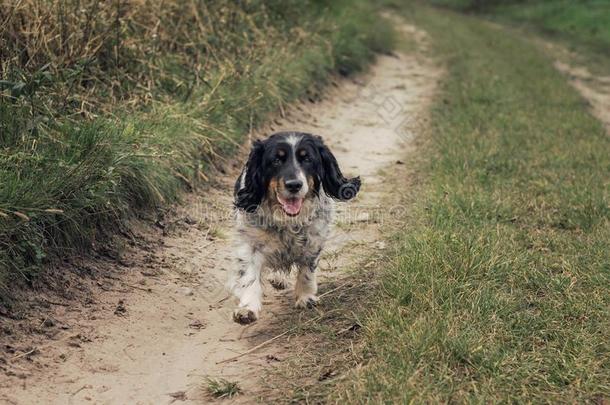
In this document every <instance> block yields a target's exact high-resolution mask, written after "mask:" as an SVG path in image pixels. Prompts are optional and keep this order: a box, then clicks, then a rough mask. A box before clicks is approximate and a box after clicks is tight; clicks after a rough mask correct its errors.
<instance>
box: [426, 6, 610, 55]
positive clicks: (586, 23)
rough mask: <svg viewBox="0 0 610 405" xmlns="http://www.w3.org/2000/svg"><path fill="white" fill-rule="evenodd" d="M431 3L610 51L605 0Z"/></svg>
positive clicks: (609, 16)
mask: <svg viewBox="0 0 610 405" xmlns="http://www.w3.org/2000/svg"><path fill="white" fill-rule="evenodd" d="M430 3H432V4H436V5H442V6H447V7H451V8H454V9H457V10H464V11H477V12H482V13H483V14H485V15H488V16H491V17H494V18H499V19H500V20H501V21H504V22H512V23H517V24H521V25H526V26H531V27H534V28H537V29H539V30H541V31H543V32H545V33H547V34H552V35H557V36H559V37H561V38H563V39H566V40H569V41H571V42H572V43H576V44H580V45H585V46H587V47H589V48H591V50H592V51H595V52H599V53H602V54H605V55H606V56H609V55H610V1H608V0H580V1H573V0H529V1H519V0H495V1H481V0H431V1H430Z"/></svg>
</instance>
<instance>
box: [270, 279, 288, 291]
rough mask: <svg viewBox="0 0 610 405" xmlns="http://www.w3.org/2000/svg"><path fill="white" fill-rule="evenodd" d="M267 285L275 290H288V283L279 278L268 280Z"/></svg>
mask: <svg viewBox="0 0 610 405" xmlns="http://www.w3.org/2000/svg"><path fill="white" fill-rule="evenodd" d="M269 284H271V286H272V287H273V288H275V289H276V290H285V289H286V288H288V282H287V281H286V280H282V279H279V278H272V279H269Z"/></svg>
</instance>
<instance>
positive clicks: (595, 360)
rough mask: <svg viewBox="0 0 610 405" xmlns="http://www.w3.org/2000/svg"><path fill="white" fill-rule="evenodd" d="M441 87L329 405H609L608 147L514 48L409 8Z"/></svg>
mask: <svg viewBox="0 0 610 405" xmlns="http://www.w3.org/2000/svg"><path fill="white" fill-rule="evenodd" d="M398 7H400V8H399V9H400V11H401V12H402V13H403V14H404V15H405V17H407V18H408V19H410V20H412V21H413V22H414V23H416V24H417V25H418V26H420V27H421V28H423V29H425V30H426V31H428V33H429V34H430V35H431V37H432V40H433V44H434V48H435V49H434V51H435V53H437V55H438V57H439V58H440V59H441V60H442V61H444V63H445V65H446V68H447V77H446V79H445V81H444V84H443V86H442V88H441V94H440V95H439V96H438V101H437V104H436V106H435V107H434V108H433V110H432V112H431V114H432V117H431V120H430V122H431V123H432V124H431V125H432V127H431V128H430V139H429V141H428V144H427V146H426V147H425V148H424V152H425V156H426V163H425V165H424V167H423V168H419V170H418V172H419V173H426V174H425V176H423V178H422V180H423V181H422V182H421V185H420V186H418V190H417V193H418V198H417V200H416V201H415V202H414V203H413V204H412V205H413V206H412V207H411V208H410V209H409V211H410V212H413V218H414V219H412V220H411V223H410V224H409V226H405V229H406V230H405V231H402V232H401V233H399V234H398V235H397V236H396V240H395V244H394V246H395V254H394V255H393V257H392V258H391V260H389V261H388V264H387V266H386V267H385V268H382V269H380V271H381V272H382V275H381V277H382V287H381V288H379V289H378V294H379V296H378V298H377V299H376V300H374V301H373V303H372V305H373V309H372V310H371V311H370V312H369V313H368V314H367V316H365V317H364V318H363V319H362V325H363V328H362V330H363V333H364V345H365V346H364V349H362V351H361V354H362V355H363V356H364V357H365V359H366V361H365V362H364V367H362V368H361V369H360V370H357V371H354V372H352V373H350V374H348V375H347V376H346V378H344V379H342V380H341V381H340V382H338V383H337V385H335V386H333V387H331V388H329V389H328V390H327V394H328V395H329V399H328V401H334V402H338V403H369V402H373V403H408V402H415V403H421V402H424V403H426V402H433V403H436V402H473V403H485V402H528V403H529V402H533V403H556V402H563V403H566V402H567V403H572V402H593V403H600V402H601V403H603V402H605V401H607V400H608V398H610V343H609V342H610V315H609V312H608V308H610V250H609V249H608V246H609V245H610V195H609V194H610V177H609V176H608V173H610V154H608V150H610V138H609V137H608V134H606V133H605V131H604V130H603V128H602V126H601V125H600V123H599V122H597V121H596V120H595V119H594V118H593V117H592V116H591V114H590V113H589V111H588V107H587V104H586V103H585V102H584V101H583V100H582V99H581V98H580V97H579V95H578V94H577V93H576V92H575V90H574V89H572V88H571V87H570V86H569V85H568V84H567V83H566V79H565V78H563V77H562V75H561V74H560V73H558V72H557V71H556V70H555V69H554V68H553V66H552V64H551V61H549V60H548V59H547V58H546V57H545V56H544V55H543V54H541V53H540V52H538V51H537V48H536V47H535V46H534V45H532V44H531V43H529V42H528V41H527V40H526V39H524V38H523V37H521V36H519V35H518V34H517V33H515V32H512V31H505V30H502V29H499V28H494V27H490V26H489V25H487V24H485V23H483V22H481V21H480V20H478V19H476V18H471V17H466V16H462V15H458V14H454V13H450V12H442V11H438V10H432V9H428V8H426V7H422V6H420V5H413V4H412V3H408V4H400V5H398Z"/></svg>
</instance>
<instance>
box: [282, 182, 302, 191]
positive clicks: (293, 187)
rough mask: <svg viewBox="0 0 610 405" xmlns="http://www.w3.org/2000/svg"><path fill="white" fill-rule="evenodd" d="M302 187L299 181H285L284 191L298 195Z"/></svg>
mask: <svg viewBox="0 0 610 405" xmlns="http://www.w3.org/2000/svg"><path fill="white" fill-rule="evenodd" d="M302 187H303V182H302V181H301V180H298V179H295V180H286V189H288V191H290V192H291V193H298V192H299V190H300V189H301V188H302Z"/></svg>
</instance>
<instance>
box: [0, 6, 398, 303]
mask: <svg viewBox="0 0 610 405" xmlns="http://www.w3.org/2000/svg"><path fill="white" fill-rule="evenodd" d="M0 20H2V21H3V24H2V26H1V27H0V60H1V61H2V62H1V63H0V299H7V297H8V296H9V295H10V294H9V290H10V289H11V286H12V285H13V283H14V282H15V281H19V280H25V281H31V280H32V279H33V278H35V277H36V276H37V274H39V271H40V269H42V268H44V267H45V266H47V265H49V264H51V263H53V262H55V261H56V259H58V258H59V259H64V258H67V257H70V256H72V255H75V254H82V253H87V252H89V251H91V249H92V248H93V246H95V245H96V244H97V245H99V244H102V243H105V242H106V241H107V240H108V236H109V235H112V234H114V233H116V231H117V229H121V228H123V229H124V228H126V227H128V222H129V220H130V219H131V218H134V217H141V216H143V215H147V213H154V212H155V210H157V209H159V208H162V207H165V206H167V205H168V204H170V203H173V202H175V201H177V200H178V199H179V196H180V194H181V192H182V191H184V190H193V189H197V188H199V187H201V186H202V185H205V182H206V179H207V175H206V173H208V171H209V168H210V167H211V166H213V165H215V164H216V163H217V162H219V161H221V160H222V159H223V158H226V157H227V156H230V154H231V153H232V152H233V151H234V150H235V148H236V145H238V144H239V143H240V142H241V141H242V140H243V139H244V136H245V135H246V134H247V133H248V132H249V131H250V130H251V129H252V128H256V127H257V126H259V125H261V124H262V123H264V122H265V121H266V120H267V119H268V118H269V117H271V116H272V115H273V114H276V113H277V112H278V111H280V110H281V108H282V106H283V105H284V104H285V103H289V102H293V101H295V100H297V99H299V98H311V99H315V98H316V97H317V94H318V93H319V90H320V89H321V87H322V86H323V85H324V84H325V83H326V82H327V80H328V78H329V77H330V76H331V75H332V74H335V73H340V74H350V73H351V72H354V71H357V70H360V69H362V68H364V67H365V66H366V65H367V63H369V62H370V61H371V60H372V59H373V58H374V54H375V52H383V51H387V50H388V49H389V48H390V47H391V44H392V33H391V30H390V28H389V27H388V25H387V24H386V23H384V21H383V20H382V19H381V18H380V17H379V16H378V15H377V13H376V12H375V8H374V7H373V6H371V5H370V4H369V3H368V2H367V1H364V0H362V1H357V2H347V1H339V2H332V4H330V3H329V4H325V3H321V2H317V1H313V0H312V1H307V2H297V1H289V2H276V1H266V2H259V1H249V2H238V3H235V2H223V1H213V2H207V1H206V2H199V1H194V0H192V1H179V2H170V3H163V5H154V4H149V3H146V4H144V3H142V4H140V3H137V4H136V3H133V4H132V3H122V2H106V3H104V2H102V3H100V2H95V1H85V2H83V1H67V2H61V4H60V7H59V8H56V7H55V6H54V5H53V3H52V2H35V1H23V2H17V3H14V4H13V5H11V6H10V7H7V8H4V9H3V10H2V11H0Z"/></svg>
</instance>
